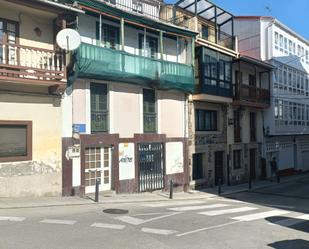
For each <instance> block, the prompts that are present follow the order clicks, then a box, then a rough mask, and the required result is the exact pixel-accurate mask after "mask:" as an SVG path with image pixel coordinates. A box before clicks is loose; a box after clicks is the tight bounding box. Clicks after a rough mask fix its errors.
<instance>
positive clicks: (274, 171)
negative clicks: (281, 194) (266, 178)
mask: <svg viewBox="0 0 309 249" xmlns="http://www.w3.org/2000/svg"><path fill="white" fill-rule="evenodd" d="M270 171H271V175H270V180H271V181H272V178H273V176H274V177H275V179H277V178H278V165H277V161H276V157H273V159H272V160H271V162H270Z"/></svg>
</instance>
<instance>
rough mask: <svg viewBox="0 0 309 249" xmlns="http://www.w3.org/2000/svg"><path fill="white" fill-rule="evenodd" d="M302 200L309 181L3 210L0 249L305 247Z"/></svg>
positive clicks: (307, 199) (307, 213) (307, 232)
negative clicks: (220, 193)
mask: <svg viewBox="0 0 309 249" xmlns="http://www.w3.org/2000/svg"><path fill="white" fill-rule="evenodd" d="M308 193H309V178H307V179H302V180H297V181H295V182H292V183H284V184H281V185H278V186H273V187H268V188H264V189H259V190H255V191H254V192H242V193H238V194H232V195H228V196H227V197H213V198H207V199H199V200H175V201H156V202H144V203H135V204H134V203H131V204H125V203H121V204H105V205H104V204H99V205H81V206H65V207H47V208H22V209H2V210H0V236H1V241H0V248H5V249H9V248H23V249H24V248H25V249H28V248H29V249H30V248H31V249H34V248H40V249H41V248H46V249H49V248H52V249H54V248H55V249H56V248H66V249H68V248H74V249H75V248H76V249H79V248H80V249H86V248H87V249H88V248H111V249H117V248H134V249H136V248H146V249H151V248H155V249H161V248H164V249H165V248H177V249H178V248H183V249H191V248H206V249H212V248H216V249H225V248H227V249H228V248H232V249H234V248H237V249H238V248H239V249H241V248H244V249H255V248H259V249H260V248H276V249H283V248H289V249H290V248H292V249H294V248H295V249H303V248H309V205H308V203H309V195H308ZM110 209H115V210H110ZM103 210H105V211H106V212H109V211H111V212H112V213H113V212H114V211H116V214H110V213H106V212H103ZM126 211H128V212H127V213H126Z"/></svg>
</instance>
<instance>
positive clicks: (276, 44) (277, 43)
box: [275, 32, 279, 49]
mask: <svg viewBox="0 0 309 249" xmlns="http://www.w3.org/2000/svg"><path fill="white" fill-rule="evenodd" d="M278 45H279V34H278V32H275V47H276V49H278Z"/></svg>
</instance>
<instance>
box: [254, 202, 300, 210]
mask: <svg viewBox="0 0 309 249" xmlns="http://www.w3.org/2000/svg"><path fill="white" fill-rule="evenodd" d="M259 205H262V206H268V207H274V208H286V209H294V208H295V207H294V206H286V205H276V204H267V203H260V204H259Z"/></svg>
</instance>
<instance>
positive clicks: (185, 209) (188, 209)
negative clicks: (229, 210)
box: [168, 204, 230, 211]
mask: <svg viewBox="0 0 309 249" xmlns="http://www.w3.org/2000/svg"><path fill="white" fill-rule="evenodd" d="M228 206H230V205H229V204H212V205H201V206H185V207H175V208H168V210H172V211H194V210H202V209H212V208H221V207H228Z"/></svg>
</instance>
